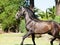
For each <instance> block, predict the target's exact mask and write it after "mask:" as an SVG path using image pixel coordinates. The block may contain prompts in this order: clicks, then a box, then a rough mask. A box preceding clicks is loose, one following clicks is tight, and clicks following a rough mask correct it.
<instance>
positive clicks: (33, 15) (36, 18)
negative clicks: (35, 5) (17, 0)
mask: <svg viewBox="0 0 60 45" xmlns="http://www.w3.org/2000/svg"><path fill="white" fill-rule="evenodd" d="M24 8H25V9H26V10H27V11H28V12H29V18H30V19H32V20H34V21H40V20H39V19H38V17H37V16H36V15H35V13H34V12H33V11H32V10H31V9H30V8H28V7H24Z"/></svg>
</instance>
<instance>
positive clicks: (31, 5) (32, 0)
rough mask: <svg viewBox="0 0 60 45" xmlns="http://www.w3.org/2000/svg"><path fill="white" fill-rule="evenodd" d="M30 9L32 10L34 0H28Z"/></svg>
mask: <svg viewBox="0 0 60 45" xmlns="http://www.w3.org/2000/svg"><path fill="white" fill-rule="evenodd" d="M30 9H31V10H32V11H34V0H30Z"/></svg>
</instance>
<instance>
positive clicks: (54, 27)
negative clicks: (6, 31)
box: [15, 7, 60, 45]
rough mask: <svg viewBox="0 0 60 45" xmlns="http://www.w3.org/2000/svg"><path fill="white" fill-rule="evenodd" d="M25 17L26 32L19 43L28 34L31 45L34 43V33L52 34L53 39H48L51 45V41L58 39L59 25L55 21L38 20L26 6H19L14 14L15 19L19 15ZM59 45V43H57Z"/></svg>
mask: <svg viewBox="0 0 60 45" xmlns="http://www.w3.org/2000/svg"><path fill="white" fill-rule="evenodd" d="M22 16H23V17H24V18H25V23H26V30H27V33H26V34H25V35H24V36H23V38H22V42H21V45H23V42H24V40H25V38H27V37H28V36H30V35H31V36H32V41H33V45H36V44H35V34H45V33H47V34H49V35H52V36H53V39H52V40H51V41H50V44H51V45H53V41H54V40H55V39H56V38H58V39H60V35H59V31H60V25H59V24H58V23H57V22H55V21H52V20H51V21H43V20H39V19H38V18H37V17H36V16H35V14H34V12H33V11H32V10H31V9H30V8H28V7H21V8H20V9H19V10H18V12H17V13H16V15H15V18H16V20H18V19H20V18H21V17H22ZM59 45H60V43H59Z"/></svg>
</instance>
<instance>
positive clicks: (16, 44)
mask: <svg viewBox="0 0 60 45" xmlns="http://www.w3.org/2000/svg"><path fill="white" fill-rule="evenodd" d="M15 45H19V44H15ZM23 45H33V44H23Z"/></svg>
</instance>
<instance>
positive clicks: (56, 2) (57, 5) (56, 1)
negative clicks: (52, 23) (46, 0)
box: [55, 0, 60, 15]
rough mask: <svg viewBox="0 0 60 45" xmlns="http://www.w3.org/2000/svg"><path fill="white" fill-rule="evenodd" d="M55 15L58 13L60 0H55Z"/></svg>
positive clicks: (59, 12)
mask: <svg viewBox="0 0 60 45" xmlns="http://www.w3.org/2000/svg"><path fill="white" fill-rule="evenodd" d="M55 5H56V15H60V0H55Z"/></svg>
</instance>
